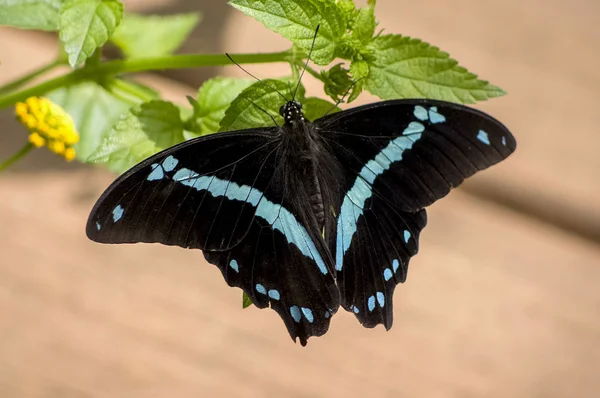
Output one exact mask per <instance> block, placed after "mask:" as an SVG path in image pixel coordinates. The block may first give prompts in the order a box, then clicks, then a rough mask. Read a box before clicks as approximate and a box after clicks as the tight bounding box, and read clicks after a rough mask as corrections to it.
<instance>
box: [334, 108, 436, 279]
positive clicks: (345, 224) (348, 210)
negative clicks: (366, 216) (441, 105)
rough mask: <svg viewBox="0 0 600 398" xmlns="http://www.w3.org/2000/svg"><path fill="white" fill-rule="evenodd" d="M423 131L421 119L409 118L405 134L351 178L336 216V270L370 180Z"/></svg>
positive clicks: (397, 158)
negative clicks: (413, 120)
mask: <svg viewBox="0 0 600 398" xmlns="http://www.w3.org/2000/svg"><path fill="white" fill-rule="evenodd" d="M423 111H424V110H423ZM416 113H417V114H419V115H420V113H421V111H420V110H417V111H416ZM423 131H425V126H424V125H423V124H422V123H420V122H411V123H410V124H409V125H408V127H406V129H405V130H404V132H403V134H404V135H402V136H400V137H398V138H395V139H393V140H392V141H390V143H389V144H388V145H387V146H386V147H385V148H383V149H382V150H381V152H379V153H378V154H377V156H375V158H374V159H372V160H369V161H368V162H367V164H366V165H365V166H364V167H363V168H362V169H361V171H360V173H359V176H358V177H357V178H356V180H355V181H354V185H353V186H352V188H350V190H349V191H348V193H347V194H346V197H345V198H344V201H343V203H342V207H341V209H340V215H339V217H338V224H337V242H336V256H335V269H336V270H338V271H341V270H342V267H343V264H344V254H346V251H347V250H348V248H349V247H350V242H352V236H353V235H354V233H355V232H356V224H357V222H358V218H359V217H360V216H361V215H362V212H363V208H364V205H365V202H366V201H367V199H369V198H370V197H371V195H372V188H371V184H373V182H374V181H375V179H376V178H377V177H378V176H379V175H381V174H382V173H383V172H384V171H385V170H387V169H389V168H390V165H391V164H392V163H393V162H397V161H399V160H402V154H403V153H404V151H406V150H409V149H411V148H412V146H413V144H414V143H415V142H416V141H417V140H419V139H420V138H421V134H422V133H423Z"/></svg>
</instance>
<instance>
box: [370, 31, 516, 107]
mask: <svg viewBox="0 0 600 398" xmlns="http://www.w3.org/2000/svg"><path fill="white" fill-rule="evenodd" d="M369 47H370V50H372V54H373V57H372V58H370V59H369V60H368V62H369V76H368V78H367V79H366V84H365V86H366V88H367V90H369V91H370V92H371V93H373V94H375V95H377V96H379V97H380V98H382V99H393V98H430V99H438V100H446V101H453V102H457V103H463V104H470V103H475V102H477V101H483V100H486V99H489V98H492V97H498V96H501V95H504V94H505V93H504V91H502V89H500V88H498V87H496V86H493V85H491V84H489V83H488V82H487V81H485V80H479V79H477V75H475V74H473V73H470V72H468V71H467V70H466V69H465V68H463V67H461V66H459V65H458V62H457V61H455V60H453V59H452V58H450V57H449V56H448V53H445V52H443V51H440V49H439V48H437V47H433V46H431V45H429V44H428V43H425V42H423V41H421V40H418V39H411V38H409V37H403V36H399V35H386V36H379V37H377V38H376V39H375V40H374V41H373V42H372V43H370V44H369Z"/></svg>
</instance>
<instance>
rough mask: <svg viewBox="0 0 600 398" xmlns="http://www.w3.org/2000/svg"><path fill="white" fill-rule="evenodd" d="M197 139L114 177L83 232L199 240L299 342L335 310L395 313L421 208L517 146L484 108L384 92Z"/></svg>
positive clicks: (105, 238)
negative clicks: (379, 98) (373, 99)
mask: <svg viewBox="0 0 600 398" xmlns="http://www.w3.org/2000/svg"><path fill="white" fill-rule="evenodd" d="M280 113H281V115H282V116H283V118H284V120H285V124H283V125H282V126H273V127H260V128H252V129H246V130H241V131H233V132H227V133H219V134H214V135H208V136H203V137H200V138H196V139H192V140H190V141H187V142H184V143H181V144H179V145H176V146H173V147H171V148H168V149H166V150H164V151H162V152H160V153H158V154H156V155H154V156H152V157H150V158H148V159H146V160H144V161H142V162H141V163H139V164H138V165H136V166H134V167H133V168H131V169H130V170H129V171H127V172H125V173H124V174H123V175H121V176H120V177H119V178H118V179H117V180H116V181H115V182H114V183H113V184H112V185H110V187H108V189H107V190H106V191H105V192H104V194H103V195H102V196H101V197H100V199H99V200H98V202H97V203H96V205H95V206H94V208H93V210H92V211H91V214H90V216H89V220H88V223H87V227H86V232H87V236H88V237H89V238H90V239H92V240H93V241H96V242H101V243H135V242H158V243H162V244H165V245H175V246H181V247H183V248H192V249H200V250H202V251H203V253H204V256H205V258H206V260H207V261H208V262H209V263H212V264H214V265H216V266H217V267H218V268H219V269H220V271H221V273H222V274H223V278H224V279H225V281H226V282H227V284H228V285H230V286H236V287H239V288H241V289H243V291H244V292H245V293H246V294H247V295H248V296H249V297H250V299H251V300H252V302H253V303H254V304H255V305H256V306H257V307H259V308H266V307H270V308H272V309H273V310H275V311H276V312H277V313H278V314H279V316H280V317H281V318H282V320H283V322H284V323H285V326H286V327H287V330H288V332H289V334H290V336H291V337H292V339H293V340H294V341H296V339H299V340H300V343H301V344H302V345H303V346H304V345H306V343H307V340H308V338H309V337H311V336H320V335H323V334H324V333H326V332H327V330H328V328H329V323H330V320H331V318H332V317H333V315H334V314H335V313H336V312H337V310H338V309H339V307H340V306H341V307H343V308H344V309H345V310H347V311H349V312H351V313H353V314H354V315H355V316H356V318H357V319H358V320H359V322H360V323H361V324H362V325H364V326H365V327H369V328H371V327H375V326H376V325H378V324H383V325H384V326H385V328H386V329H390V328H391V326H392V322H393V311H392V307H393V305H392V302H393V300H392V295H393V292H394V288H395V287H396V285H397V284H399V283H403V282H404V281H405V280H406V275H407V270H408V263H409V260H410V258H411V257H412V256H414V255H415V254H417V250H418V242H419V234H420V232H421V230H422V229H423V228H424V227H425V224H426V222H427V217H426V210H425V207H427V206H429V205H430V204H432V203H433V202H434V201H436V200H438V199H440V198H442V197H444V196H446V195H447V194H448V192H449V191H450V189H451V188H453V187H456V186H458V185H460V184H461V183H462V181H463V180H464V179H465V178H467V177H469V176H471V175H473V174H474V173H475V172H477V171H478V170H482V169H485V168H487V167H489V166H491V165H493V164H496V163H498V162H500V161H502V160H503V159H505V158H507V157H508V156H509V155H510V154H511V153H512V152H513V151H514V150H515V148H516V141H515V138H514V137H513V135H512V134H511V133H510V132H509V131H508V129H507V128H506V127H505V126H504V125H502V124H501V123H500V122H499V121H497V120H496V119H494V118H492V117H491V116H489V115H487V114H485V113H482V112H480V111H477V110H475V109H472V108H469V107H466V106H462V105H457V104H454V103H449V102H443V101H434V100H427V99H407V100H390V101H383V102H378V103H374V104H369V105H364V106H359V107H356V108H352V109H348V110H344V111H340V112H338V113H334V114H330V115H326V116H324V117H322V118H320V119H317V120H314V121H312V122H311V121H309V120H306V119H305V118H304V116H303V112H302V105H301V104H300V103H298V102H297V101H294V100H291V101H288V102H286V103H284V105H283V106H282V107H281V109H280Z"/></svg>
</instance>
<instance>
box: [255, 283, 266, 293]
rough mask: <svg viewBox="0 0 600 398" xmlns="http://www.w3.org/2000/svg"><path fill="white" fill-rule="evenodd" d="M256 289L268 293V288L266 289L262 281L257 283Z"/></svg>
mask: <svg viewBox="0 0 600 398" xmlns="http://www.w3.org/2000/svg"><path fill="white" fill-rule="evenodd" d="M256 291H257V292H259V293H260V294H267V289H265V287H264V286H263V285H261V284H260V283H257V284H256Z"/></svg>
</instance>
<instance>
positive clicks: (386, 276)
mask: <svg viewBox="0 0 600 398" xmlns="http://www.w3.org/2000/svg"><path fill="white" fill-rule="evenodd" d="M396 261H397V260H396ZM392 276H394V274H393V273H392V270H391V269H389V268H386V269H385V270H384V271H383V278H384V279H385V280H386V281H389V280H390V279H392Z"/></svg>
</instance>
